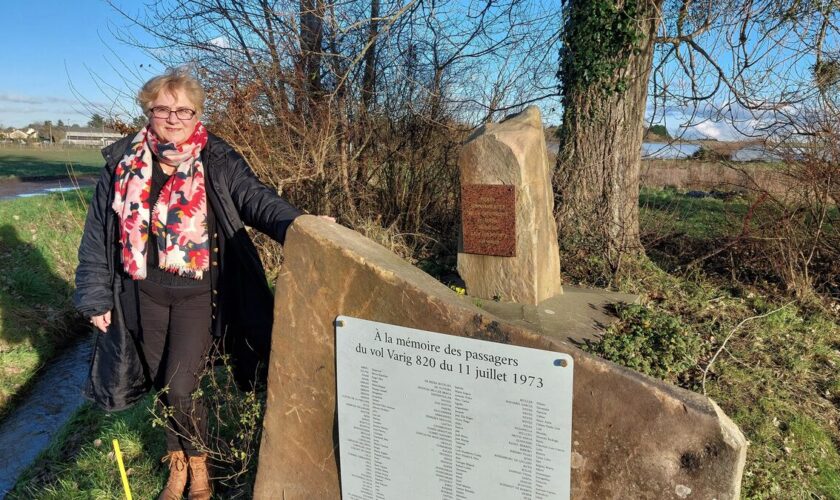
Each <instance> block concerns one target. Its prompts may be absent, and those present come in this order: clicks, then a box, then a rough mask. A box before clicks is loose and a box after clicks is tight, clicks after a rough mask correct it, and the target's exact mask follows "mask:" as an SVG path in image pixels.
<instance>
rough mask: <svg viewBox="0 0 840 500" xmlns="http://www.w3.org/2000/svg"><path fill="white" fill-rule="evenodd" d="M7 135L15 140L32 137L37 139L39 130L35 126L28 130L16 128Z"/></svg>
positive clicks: (25, 139)
mask: <svg viewBox="0 0 840 500" xmlns="http://www.w3.org/2000/svg"><path fill="white" fill-rule="evenodd" d="M6 137H7V138H8V139H12V140H14V141H28V140H30V139H37V138H38V131H36V130H35V129H34V128H28V129H26V130H19V129H14V130H12V131H11V132H8V133H7V134H6Z"/></svg>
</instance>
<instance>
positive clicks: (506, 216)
mask: <svg viewBox="0 0 840 500" xmlns="http://www.w3.org/2000/svg"><path fill="white" fill-rule="evenodd" d="M461 227H462V228H463V231H462V233H463V238H464V253H472V254H478V255H496V256H499V257H514V256H516V190H515V188H514V187H513V186H502V185H496V184H468V185H465V186H461Z"/></svg>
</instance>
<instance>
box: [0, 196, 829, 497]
mask: <svg viewBox="0 0 840 500" xmlns="http://www.w3.org/2000/svg"><path fill="white" fill-rule="evenodd" d="M41 200H44V201H43V204H42V205H39V206H34V205H12V204H7V205H4V203H7V202H3V203H0V218H2V220H4V221H5V220H7V219H8V217H9V216H11V215H12V214H19V215H21V221H17V222H16V224H17V225H16V226H14V230H15V234H17V235H18V236H17V237H16V238H15V241H18V243H17V244H18V245H29V247H28V248H30V249H33V250H34V249H37V250H38V253H37V255H40V257H37V258H36V260H35V262H34V263H18V264H16V266H17V267H21V266H22V265H23V266H25V267H27V268H35V269H37V268H38V267H39V266H40V267H44V268H47V269H51V270H52V271H51V273H53V276H54V277H55V278H54V281H52V283H67V282H68V281H67V280H68V279H69V276H70V269H72V265H73V262H72V257H67V254H68V251H69V247H70V246H72V244H75V243H73V242H75V241H78V237H79V231H80V226H77V225H76V224H77V223H76V222H71V221H72V220H78V218H79V217H80V214H81V212H82V211H83V209H82V206H83V204H82V203H77V202H75V201H67V202H61V201H60V199H58V198H55V197H53V198H49V199H41ZM25 201H26V202H27V203H38V201H37V200H25ZM15 203H18V202H15ZM62 203H63V204H62ZM640 205H641V207H642V208H641V215H642V231H643V232H644V233H645V234H646V236H645V240H646V241H648V242H651V244H655V246H656V250H655V251H653V250H651V249H649V251H648V254H649V255H650V260H649V261H646V262H644V263H641V264H640V265H639V267H638V269H637V270H636V271H635V272H634V273H632V277H631V278H630V279H626V280H625V281H622V282H620V283H618V288H620V289H622V290H624V291H627V292H632V293H637V294H640V295H641V296H642V305H641V306H640V307H638V308H636V309H633V310H626V311H623V312H622V318H623V319H622V320H621V321H620V322H619V323H618V324H616V325H615V326H614V327H613V328H611V330H610V332H609V333H608V334H607V335H606V336H605V340H604V341H603V342H601V343H600V344H598V345H593V346H591V347H590V349H591V350H593V351H594V352H596V353H598V354H600V355H602V356H604V357H606V358H608V359H612V360H614V361H616V362H618V363H622V364H625V365H628V366H632V367H634V368H636V369H639V370H641V371H647V372H648V373H651V374H654V375H656V376H659V377H660V378H663V379H664V380H667V381H669V382H671V383H675V384H678V385H680V386H683V387H686V388H688V389H690V390H694V391H697V392H700V393H705V394H707V395H709V396H710V397H711V398H713V399H714V400H715V401H716V402H717V403H718V404H719V405H720V406H721V407H722V408H723V410H724V411H725V412H726V413H727V414H728V415H729V416H730V417H731V418H732V419H733V420H734V421H735V423H736V424H738V425H739V426H740V428H741V429H742V431H743V432H744V434H745V435H746V437H747V439H748V440H749V441H750V447H749V449H748V451H747V464H746V468H745V472H744V480H743V489H742V496H743V498H748V499H780V500H781V499H785V500H787V499H803V500H804V499H809V500H810V499H826V500H827V499H835V498H840V451H839V450H840V427H839V426H838V424H840V375H838V373H840V370H838V365H840V322H838V318H837V317H836V316H835V315H832V314H830V313H828V312H826V311H825V310H824V309H823V308H821V307H818V306H816V305H814V304H811V303H807V302H802V301H796V300H793V299H790V298H786V296H784V295H783V294H780V293H772V292H771V291H768V290H766V289H760V288H756V287H753V286H750V285H746V284H744V283H740V282H738V281H736V280H733V279H728V278H727V275H726V274H725V273H711V272H706V271H705V270H704V269H702V268H700V269H696V268H691V269H689V270H680V269H679V267H678V266H675V265H674V263H675V262H682V261H684V260H685V259H686V258H690V257H691V256H685V255H674V254H672V253H669V252H671V251H672V249H680V251H682V250H683V249H685V248H695V247H693V246H692V247H684V246H681V245H680V243H679V242H680V241H682V240H685V239H691V240H692V241H693V242H695V243H697V242H699V245H700V247H699V248H701V249H708V248H715V245H718V244H719V243H720V241H721V240H722V239H723V238H726V237H727V236H731V235H733V234H736V233H737V232H738V231H739V230H740V229H741V228H740V225H739V217H740V218H742V217H743V215H744V213H746V210H747V208H748V206H749V200H745V199H734V200H731V201H723V200H716V199H709V198H703V199H695V198H691V197H689V196H686V195H685V194H683V193H679V192H676V191H664V190H663V191H659V190H644V191H643V192H642V196H641V198H640ZM10 207H11V210H10ZM60 210H66V211H67V213H70V214H75V215H73V216H72V217H69V216H58V215H57V211H60ZM41 212H44V213H41ZM50 214H52V215H50ZM62 217H63V219H62ZM24 219H25V221H24ZM48 219H58V220H65V222H64V223H55V222H49V221H48ZM42 224H46V225H47V226H50V224H53V226H51V227H54V229H51V231H53V230H55V231H65V232H67V233H72V234H68V235H66V238H67V240H66V241H65V242H64V243H62V242H61V240H60V239H59V241H57V242H55V243H52V242H50V243H49V245H47V244H46V243H45V242H44V241H43V240H46V239H50V238H49V237H46V238H43V239H42V238H41V236H42V235H44V233H41V232H40V231H42V229H40V225H42ZM33 229H34V230H35V232H32V231H33ZM21 234H22V235H23V236H22V237H21V236H20V235H21ZM50 234H53V235H54V236H53V237H55V238H58V235H56V233H50ZM36 235H37V236H36ZM663 242H664V243H663ZM71 243H72V244H71ZM665 243H667V244H665ZM4 244H5V238H4ZM54 244H55V245H56V246H54V247H53V246H52V245H54ZM651 248H652V247H651ZM6 253H7V252H6V251H5V250H4V251H3V252H2V254H3V255H6ZM47 255H51V256H50V257H49V258H48V257H47ZM56 255H57V256H59V257H56ZM62 255H63V256H64V257H60V256H62ZM4 258H8V256H6V257H4ZM38 259H41V260H40V261H39V260H38ZM51 279H52V278H51ZM42 281H43V280H42ZM16 282H21V283H25V280H24V279H23V278H22V277H21V278H18V281H16ZM47 282H49V279H47ZM4 286H5V285H4ZM16 286H17V285H16ZM23 289H24V290H26V289H30V290H39V289H40V290H43V287H41V286H37V285H28V288H27V287H23ZM59 290H61V289H60V288H59ZM4 293H7V292H4ZM18 293H20V292H18ZM27 293H29V295H28V296H29V297H34V296H38V293H35V292H34V291H30V292H27ZM65 293H66V289H63V290H61V292H60V293H56V294H54V295H52V297H53V298H52V299H39V300H46V301H47V303H49V301H50V300H60V299H61V297H63V296H64V294H65ZM662 339H664V340H666V341H667V342H660V340H662ZM724 341H725V342H726V343H725V345H724ZM22 343H24V344H25V342H22ZM651 346H654V347H651ZM715 355H717V357H715ZM639 356H645V357H646V359H644V360H639V359H638V358H639ZM712 360H714V362H712ZM704 379H705V381H704ZM150 421H151V418H150V417H149V403H148V401H147V402H146V403H144V404H140V405H138V406H137V407H135V408H134V409H132V410H129V411H127V412H122V413H119V414H114V415H106V414H105V413H103V412H101V411H99V410H96V409H93V408H91V407H89V406H85V407H84V408H83V409H82V410H80V411H79V413H77V415H76V417H74V420H73V421H72V422H70V423H69V424H68V425H67V426H66V428H65V431H64V432H63V433H62V436H61V437H60V438H59V439H57V440H56V441H55V442H54V443H53V444H52V446H51V448H50V449H49V450H48V451H47V452H46V453H45V454H44V455H43V456H42V458H41V459H40V460H39V461H38V463H37V464H36V465H35V466H34V467H33V468H31V469H30V470H29V471H28V472H27V473H26V474H25V476H24V477H23V478H22V479H21V481H20V482H19V483H18V486H17V488H16V490H15V492H14V493H13V494H12V495H11V498H21V499H22V498H27V499H28V498H44V499H48V498H49V499H52V498H55V499H58V498H114V497H117V496H119V494H120V493H119V492H120V490H119V482H118V479H117V474H116V469H115V462H114V460H113V457H112V455H109V452H110V444H109V443H110V441H111V439H113V438H118V439H120V443H121V446H122V447H123V449H124V450H126V452H125V454H126V457H125V461H126V467H127V468H129V469H130V470H131V476H130V480H131V483H132V487H133V488H134V491H135V494H136V495H135V496H136V497H137V498H152V497H154V495H155V494H156V493H157V492H158V488H160V487H162V485H163V482H164V476H165V471H163V470H162V468H161V466H160V464H158V463H156V461H157V460H158V457H159V456H160V455H162V453H163V445H162V441H161V436H162V433H161V432H160V429H152V427H151V423H150ZM239 493H243V492H239ZM239 493H237V494H239ZM232 495H233V493H232V492H231V496H230V497H232ZM243 496H244V497H245V498H247V497H248V495H247V491H245V492H244V493H243Z"/></svg>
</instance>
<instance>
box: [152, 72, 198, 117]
mask: <svg viewBox="0 0 840 500" xmlns="http://www.w3.org/2000/svg"><path fill="white" fill-rule="evenodd" d="M178 90H183V91H184V93H185V94H187V98H189V100H190V101H191V102H192V103H193V105H194V106H195V111H196V113H197V114H198V115H199V116H200V115H201V114H202V113H203V112H204V89H203V88H202V87H201V84H200V83H198V80H196V78H195V77H194V76H192V74H190V72H189V70H188V69H187V68H184V67H177V68H169V69H168V70H166V73H164V74H162V75H158V76H156V77H154V78H152V79H151V80H149V81H148V82H146V83H145V84H144V85H143V87H142V88H141V89H140V91H139V92H137V103H138V104H140V107H141V108H142V109H143V112H144V113H148V112H149V106H151V104H152V101H154V100H155V99H157V98H158V96H159V95H160V94H161V92H168V93H170V94H174V93H175V92H176V91H178Z"/></svg>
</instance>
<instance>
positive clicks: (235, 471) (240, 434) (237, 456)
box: [150, 349, 265, 498]
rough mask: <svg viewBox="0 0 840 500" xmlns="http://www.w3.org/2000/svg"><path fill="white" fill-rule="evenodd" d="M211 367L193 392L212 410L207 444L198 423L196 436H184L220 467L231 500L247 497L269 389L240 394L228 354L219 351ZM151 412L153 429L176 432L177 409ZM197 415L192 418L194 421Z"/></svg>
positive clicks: (219, 478) (217, 470)
mask: <svg viewBox="0 0 840 500" xmlns="http://www.w3.org/2000/svg"><path fill="white" fill-rule="evenodd" d="M217 365H218V366H217ZM208 366H209V367H208V368H207V369H206V370H205V371H204V372H203V373H202V375H201V381H200V385H199V388H198V389H196V391H195V392H194V393H193V399H196V398H199V397H201V398H204V403H205V405H206V407H207V418H208V422H207V423H208V427H209V430H208V436H207V437H208V439H207V441H206V442H203V441H202V440H201V438H200V437H198V436H197V432H195V431H196V429H197V427H196V426H195V423H194V424H193V427H192V429H191V432H189V433H190V434H193V435H189V436H183V435H182V436H183V437H184V438H186V439H188V440H189V441H190V442H191V443H192V445H193V446H194V447H195V448H196V449H197V450H200V451H202V452H204V453H207V454H208V455H209V456H210V458H211V460H212V463H213V464H214V466H215V470H214V473H213V476H214V479H215V480H216V481H217V485H218V486H221V489H222V490H223V491H222V492H224V494H225V495H226V498H238V497H240V496H242V495H245V496H247V495H249V490H250V488H251V487H252V486H253V481H254V475H255V474H256V459H257V456H256V455H257V447H258V446H259V442H260V435H261V431H262V419H263V415H264V411H265V391H264V390H259V389H252V390H249V391H242V390H240V389H239V388H238V387H237V385H236V383H235V381H234V376H233V367H232V365H231V364H230V359H229V356H228V355H227V354H220V353H218V351H216V350H215V349H214V350H213V351H212V352H211V355H210V363H209V365H208ZM166 391H167V388H164V389H163V390H162V391H161V393H159V394H158V395H157V398H156V399H158V400H160V399H161V396H163V395H164V393H165V392H166ZM150 411H151V412H152V422H153V424H152V425H153V426H156V427H157V426H161V427H168V428H170V429H172V428H173V424H172V420H171V418H172V417H173V416H174V412H175V409H174V408H173V407H171V406H166V405H163V404H156V405H153V406H152V407H151V408H150ZM196 417H197V415H191V419H195V418H196ZM176 432H177V431H176Z"/></svg>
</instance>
